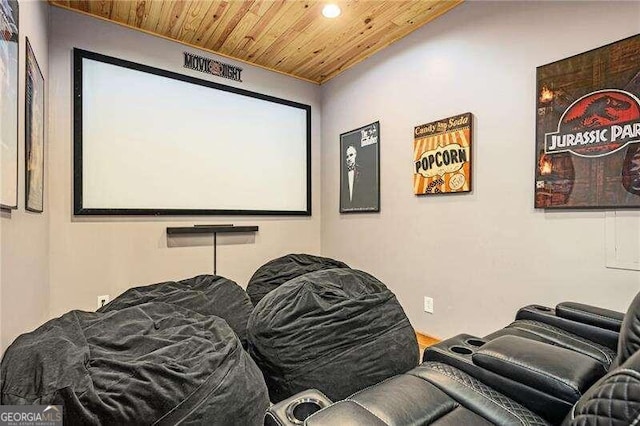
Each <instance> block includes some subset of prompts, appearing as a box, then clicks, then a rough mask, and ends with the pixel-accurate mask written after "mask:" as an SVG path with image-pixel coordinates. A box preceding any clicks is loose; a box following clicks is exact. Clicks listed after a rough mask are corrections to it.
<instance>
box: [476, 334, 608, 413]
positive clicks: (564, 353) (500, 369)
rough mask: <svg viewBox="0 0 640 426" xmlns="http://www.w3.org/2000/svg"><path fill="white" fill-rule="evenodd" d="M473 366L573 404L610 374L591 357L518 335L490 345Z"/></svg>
mask: <svg viewBox="0 0 640 426" xmlns="http://www.w3.org/2000/svg"><path fill="white" fill-rule="evenodd" d="M473 363H474V364H476V365H478V366H480V367H482V368H485V369H487V370H489V371H492V372H494V373H496V374H499V375H501V376H503V377H507V378H509V379H512V380H514V381H517V382H520V383H523V384H526V385H528V386H530V387H532V388H534V389H537V390H539V391H541V392H544V393H546V394H548V395H551V396H554V397H556V398H560V399H561V400H563V401H567V402H568V403H570V404H573V403H574V402H576V401H577V400H578V399H579V398H580V397H581V396H582V395H583V394H584V393H585V392H586V391H587V390H588V389H589V387H590V386H591V385H592V384H594V383H595V382H596V381H597V380H598V379H599V378H601V377H602V376H604V375H605V374H606V370H605V368H604V366H603V365H602V364H601V363H599V362H597V361H596V360H594V359H592V358H590V357H588V356H587V355H583V354H580V353H577V352H574V351H571V350H569V349H565V348H560V347H557V346H553V345H549V344H547V343H542V342H537V341H535V340H530V339H526V338H523V337H518V336H502V337H498V338H496V339H495V340H492V341H490V342H489V343H486V344H485V345H484V346H483V347H482V348H481V349H480V350H478V351H477V352H476V353H474V354H473Z"/></svg>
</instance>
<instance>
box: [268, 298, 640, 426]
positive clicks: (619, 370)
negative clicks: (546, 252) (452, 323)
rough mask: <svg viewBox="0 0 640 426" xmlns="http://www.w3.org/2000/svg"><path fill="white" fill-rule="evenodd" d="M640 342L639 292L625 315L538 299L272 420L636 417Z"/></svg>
mask: <svg viewBox="0 0 640 426" xmlns="http://www.w3.org/2000/svg"><path fill="white" fill-rule="evenodd" d="M639 347H640V295H638V296H636V298H635V299H634V300H633V301H632V302H631V304H630V306H629V309H628V311H627V313H626V314H622V313H618V312H613V311H609V310H606V309H601V308H597V307H592V306H587V305H582V304H576V303H562V304H559V305H558V306H556V308H555V309H553V308H546V307H542V306H537V305H531V306H527V307H525V308H522V309H521V310H520V311H519V312H518V313H517V315H516V320H515V321H514V322H513V323H512V324H510V325H508V326H507V327H505V328H504V329H502V330H499V331H497V332H495V333H492V334H489V335H487V336H485V337H483V338H480V337H476V336H471V335H467V334H460V335H458V336H455V337H453V338H451V339H447V340H445V341H442V342H440V343H439V344H437V345H435V346H432V347H429V348H427V349H426V350H425V352H424V355H423V362H422V364H420V365H419V366H418V367H416V368H413V369H411V370H410V371H407V372H406V373H404V374H400V375H396V376H394V377H391V378H388V379H387V380H384V381H382V382H380V383H378V384H376V385H374V386H371V387H368V388H366V389H364V390H361V391H358V392H356V393H354V394H353V395H351V396H349V397H347V398H344V399H342V400H340V401H337V402H334V403H330V402H328V401H327V400H326V399H324V400H323V398H322V397H321V396H320V397H319V396H318V394H317V392H316V391H309V392H306V393H305V392H303V393H301V394H298V395H296V396H294V397H292V398H290V399H289V400H287V401H283V403H282V404H276V405H275V406H273V407H271V408H270V409H269V410H268V413H267V417H266V424H269V425H287V426H288V425H294V424H303V423H304V424H305V425H308V426H325V425H371V426H383V425H388V426H402V425H427V424H435V425H476V424H477V425H482V424H499V425H549V424H551V425H553V424H562V425H637V424H639V422H640V352H639V351H638V348H639ZM381 356H384V355H381ZM314 401H320V402H314ZM296 409H297V412H296ZM296 415H297V417H296Z"/></svg>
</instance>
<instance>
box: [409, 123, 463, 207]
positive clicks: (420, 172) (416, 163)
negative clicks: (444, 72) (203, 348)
mask: <svg viewBox="0 0 640 426" xmlns="http://www.w3.org/2000/svg"><path fill="white" fill-rule="evenodd" d="M472 129H473V115H472V114H471V113H470V112H466V113H464V114H459V115H454V116H453V117H447V118H444V119H442V120H438V121H433V122H431V123H426V124H421V125H420V126H416V127H415V128H414V129H413V138H414V139H413V193H414V194H416V195H435V194H454V193H463V192H471V177H472V173H471V164H472V163H471V147H472V140H473V131H472Z"/></svg>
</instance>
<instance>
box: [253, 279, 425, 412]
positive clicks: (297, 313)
mask: <svg viewBox="0 0 640 426" xmlns="http://www.w3.org/2000/svg"><path fill="white" fill-rule="evenodd" d="M247 331H248V338H249V353H250V354H251V356H252V357H253V359H254V360H255V361H256V363H257V364H258V366H259V367H260V369H261V370H262V373H263V374H264V377H265V381H266V383H267V387H268V388H269V396H270V398H271V402H274V403H275V402H279V401H282V400H284V399H286V398H288V397H290V396H292V395H294V394H296V393H297V392H300V391H302V390H304V389H309V388H315V389H318V390H320V391H321V392H323V393H324V394H325V395H327V396H328V397H329V398H330V399H332V400H334V401H336V400H339V399H344V398H346V397H347V396H349V395H351V394H352V393H354V392H356V391H358V390H360V389H362V388H365V387H367V386H370V385H373V384H375V383H378V382H380V381H382V380H384V379H386V378H387V377H390V376H394V375H396V374H400V373H405V372H406V371H408V370H410V369H411V368H413V367H415V366H416V365H417V364H418V357H419V354H418V342H417V341H416V335H415V332H414V330H413V328H412V327H411V324H410V323H409V320H408V319H407V316H406V315H405V313H404V310H403V309H402V307H401V306H400V304H399V303H398V300H397V299H396V297H395V295H394V294H393V293H392V292H391V291H390V290H389V289H388V288H387V287H386V286H385V285H384V284H382V283H381V282H380V281H378V280H377V279H376V278H374V277H372V276H371V275H369V274H367V273H366V272H362V271H358V270H354V269H344V268H343V269H326V270H321V271H317V272H310V273H307V274H305V275H302V276H300V277H298V278H295V279H293V280H290V281H288V282H287V283H285V284H283V285H281V286H280V287H278V288H277V289H275V290H273V291H271V292H269V293H268V294H267V295H266V296H265V297H264V298H263V299H262V300H261V301H260V303H258V305H257V306H256V307H255V309H254V310H253V313H252V314H251V317H250V318H249V324H248V328H247Z"/></svg>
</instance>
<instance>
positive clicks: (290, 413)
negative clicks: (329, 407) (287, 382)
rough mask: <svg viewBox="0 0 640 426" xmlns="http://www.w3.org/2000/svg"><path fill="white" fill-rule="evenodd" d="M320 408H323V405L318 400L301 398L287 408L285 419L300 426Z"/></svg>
mask: <svg viewBox="0 0 640 426" xmlns="http://www.w3.org/2000/svg"><path fill="white" fill-rule="evenodd" d="M322 408H324V404H322V403H321V402H320V401H319V400H317V399H315V398H302V399H299V400H297V401H294V402H292V403H291V404H290V405H289V406H288V407H287V419H288V420H289V421H290V422H291V423H293V424H295V425H301V424H303V423H304V421H305V420H306V419H307V417H309V416H310V415H312V414H313V413H315V412H316V411H320V410H321V409H322Z"/></svg>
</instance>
